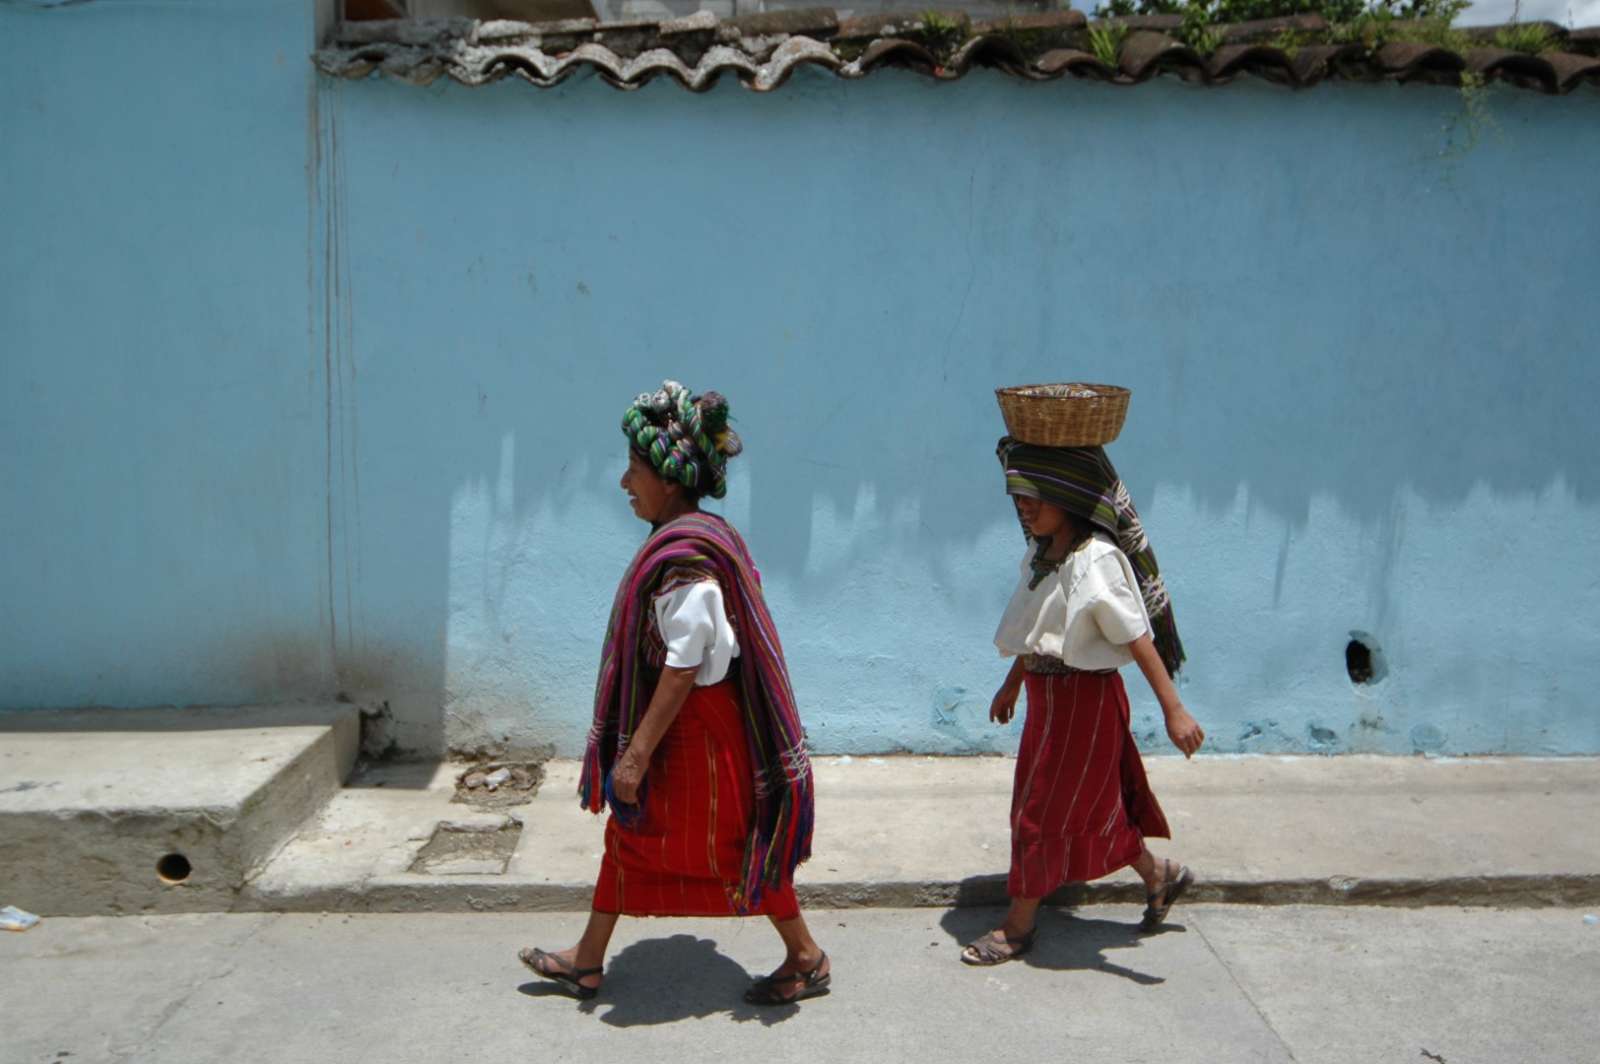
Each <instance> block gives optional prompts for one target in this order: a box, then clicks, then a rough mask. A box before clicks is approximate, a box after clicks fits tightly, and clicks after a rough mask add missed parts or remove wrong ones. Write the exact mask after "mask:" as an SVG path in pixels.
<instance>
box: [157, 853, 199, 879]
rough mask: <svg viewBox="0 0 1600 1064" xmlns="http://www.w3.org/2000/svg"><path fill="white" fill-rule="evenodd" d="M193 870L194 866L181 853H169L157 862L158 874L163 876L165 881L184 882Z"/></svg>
mask: <svg viewBox="0 0 1600 1064" xmlns="http://www.w3.org/2000/svg"><path fill="white" fill-rule="evenodd" d="M193 871H194V866H193V865H191V864H189V859H188V858H187V857H185V856H184V855H183V854H181V853H169V854H167V855H166V856H165V857H163V858H162V859H161V860H159V861H157V862H156V875H158V876H160V877H161V882H163V883H182V882H183V881H184V880H186V879H188V878H189V873H190V872H193Z"/></svg>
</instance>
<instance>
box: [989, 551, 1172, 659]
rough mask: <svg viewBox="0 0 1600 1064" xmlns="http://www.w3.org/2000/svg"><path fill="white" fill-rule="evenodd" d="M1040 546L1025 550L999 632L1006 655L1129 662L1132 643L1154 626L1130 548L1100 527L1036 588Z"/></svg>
mask: <svg viewBox="0 0 1600 1064" xmlns="http://www.w3.org/2000/svg"><path fill="white" fill-rule="evenodd" d="M1037 549H1038V547H1037V545H1036V544H1030V546H1029V547H1028V552H1027V553H1026V554H1025V555H1024V556H1023V559H1022V579H1021V580H1019V581H1018V582H1017V590H1016V592H1015V593H1013V594H1012V596H1011V603H1010V605H1008V606H1007V607H1006V612H1005V615H1004V616H1003V617H1001V618H1000V628H999V630H998V631H996V632H995V634H994V645H995V646H996V647H998V648H999V650H1000V655H1001V656H1002V657H1008V658H1009V657H1015V656H1017V655H1019V654H1046V655H1048V656H1050V657H1053V658H1060V659H1061V660H1062V661H1064V662H1066V663H1067V664H1068V665H1071V666H1072V667H1073V668H1075V669H1096V670H1098V669H1118V668H1121V667H1122V666H1124V665H1126V664H1128V663H1129V662H1131V661H1132V660H1133V653H1132V651H1130V650H1129V649H1128V644H1129V643H1132V642H1133V641H1134V640H1135V639H1138V638H1139V637H1140V636H1142V635H1146V634H1148V633H1149V632H1150V617H1149V615H1148V614H1146V613H1145V608H1144V598H1143V596H1141V595H1140V594H1139V583H1138V581H1137V579H1135V577H1134V575H1133V565H1132V563H1130V562H1129V561H1128V557H1127V555H1125V554H1123V553H1122V551H1120V550H1119V549H1117V545H1116V544H1115V543H1113V542H1112V541H1111V538H1110V537H1109V536H1107V535H1106V534H1105V533H1103V532H1096V533H1095V534H1094V535H1093V536H1091V537H1090V538H1089V541H1088V542H1087V543H1085V544H1084V545H1083V546H1081V547H1079V548H1078V549H1077V550H1075V551H1073V552H1072V553H1071V554H1069V555H1067V556H1066V557H1065V558H1064V559H1062V561H1061V567H1060V568H1059V569H1057V570H1055V571H1054V572H1052V573H1049V574H1047V575H1046V576H1045V578H1044V579H1043V580H1041V581H1040V582H1039V586H1038V587H1036V588H1031V589H1030V588H1029V587H1028V581H1029V580H1031V579H1032V578H1033V569H1032V567H1031V565H1030V563H1031V562H1032V561H1033V555H1034V551H1035V550H1037Z"/></svg>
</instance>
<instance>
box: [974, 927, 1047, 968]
mask: <svg viewBox="0 0 1600 1064" xmlns="http://www.w3.org/2000/svg"><path fill="white" fill-rule="evenodd" d="M1038 933H1039V929H1038V927H1034V928H1033V929H1032V930H1030V931H1029V932H1028V933H1027V934H1026V935H1019V936H1018V937H1016V938H1008V939H1006V940H1005V941H1004V942H1002V941H1000V940H999V939H998V938H996V937H995V935H996V934H997V932H994V931H990V932H989V933H988V934H987V935H984V936H983V937H982V938H978V939H973V940H972V941H971V942H968V943H967V945H966V948H965V949H963V950H962V951H961V963H962V964H971V965H975V966H977V967H980V968H987V967H989V966H990V965H994V964H1004V963H1005V962H1006V961H1014V960H1017V959H1018V958H1019V957H1022V956H1024V955H1025V954H1026V953H1027V952H1028V951H1029V950H1031V949H1032V948H1033V938H1034V936H1035V935H1037V934H1038Z"/></svg>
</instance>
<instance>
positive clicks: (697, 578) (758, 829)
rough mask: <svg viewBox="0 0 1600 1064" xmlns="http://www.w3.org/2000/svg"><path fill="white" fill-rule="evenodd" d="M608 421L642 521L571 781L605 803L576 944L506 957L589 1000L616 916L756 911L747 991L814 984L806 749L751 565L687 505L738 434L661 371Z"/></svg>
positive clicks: (786, 992)
mask: <svg viewBox="0 0 1600 1064" xmlns="http://www.w3.org/2000/svg"><path fill="white" fill-rule="evenodd" d="M622 431H623V433H624V435H626V436H627V438H628V469H627V472H625V473H624V474H623V476H622V490H623V491H624V492H626V493H627V495H628V499H629V503H630V504H631V506H632V508H633V512H634V514H635V515H636V516H637V517H639V518H640V519H642V520H644V521H646V522H648V523H649V524H650V526H651V532H650V535H649V536H648V537H647V538H646V539H645V542H644V545H643V546H642V547H640V548H639V551H638V553H637V554H636V555H635V556H634V559H633V562H632V563H631V564H630V565H629V566H628V570H627V572H626V573H625V574H624V575H623V577H622V582H621V583H620V584H619V585H618V587H617V592H616V597H615V598H614V600H613V602H612V606H611V620H610V622H609V625H608V628H607V632H606V640H605V645H604V648H603V649H602V651H601V656H600V677H599V681H598V683H597V685H596V689H595V707H594V723H593V725H592V727H591V728H590V731H589V743H588V751H587V753H586V754H585V756H584V761H583V775H582V779H581V781H580V783H579V788H578V791H579V796H580V798H581V799H582V802H583V805H584V806H585V807H586V808H588V809H589V810H590V811H592V812H595V813H599V812H601V811H602V810H604V809H605V807H606V805H607V804H608V803H609V805H610V806H611V817H610V818H609V820H607V822H606V831H605V855H604V857H603V859H602V860H601V864H600V876H599V880H598V881H597V883H596V884H595V891H594V902H593V908H592V911H591V912H590V914H589V923H588V926H587V927H586V928H585V930H584V932H583V936H582V938H580V939H579V940H578V944H577V945H576V946H574V947H572V948H571V949H566V950H562V951H560V952H559V953H548V952H546V951H544V950H541V949H525V950H523V951H522V952H521V953H520V954H519V956H520V957H521V958H522V961H523V963H524V964H526V965H527V966H528V967H529V968H532V969H533V970H534V971H535V972H536V973H538V974H539V975H541V976H543V977H545V978H546V979H553V980H555V981H557V982H559V983H562V984H563V985H565V986H566V987H567V988H568V989H569V990H571V991H572V992H573V993H575V994H576V995H577V996H578V997H580V998H592V997H594V996H595V994H596V993H598V992H599V988H600V983H601V978H602V969H603V966H604V962H605V955H606V947H607V945H608V944H609V942H610V940H611V933H612V931H614V930H615V929H616V925H617V918H618V917H619V916H621V915H622V914H624V913H625V914H628V915H630V916H727V915H740V916H756V915H759V916H766V917H767V918H768V919H770V920H771V921H772V923H773V926H774V927H776V928H777V931H778V934H779V936H780V937H781V938H782V939H783V943H784V947H785V952H786V956H785V959H784V962H783V964H782V965H781V966H780V967H779V968H778V969H777V970H776V971H774V972H773V973H772V974H771V975H768V976H765V977H764V978H762V979H759V980H757V981H756V982H755V984H754V985H753V986H752V987H751V988H750V989H749V990H748V991H746V993H745V1000H746V1001H748V1002H751V1003H752V1004H760V1005H776V1004H784V1003H788V1002H793V1001H799V1000H801V999H803V998H808V997H813V996H815V995H817V994H821V993H824V992H826V990H827V988H828V984H829V981H830V979H831V976H830V974H829V963H828V958H827V956H826V955H825V954H824V953H823V952H822V950H821V948H820V947H819V946H818V945H817V943H816V941H815V940H814V939H813V938H812V937H811V933H810V931H809V930H808V929H807V928H806V922H805V919H804V918H803V917H802V916H801V915H800V905H799V902H798V901H797V900H796V898H795V891H794V870H795V867H796V866H797V865H798V864H799V863H800V862H801V861H804V860H805V859H806V858H807V857H808V856H810V853H811V827H812V815H813V814H812V808H813V806H812V776H811V762H810V758H809V756H808V754H807V752H806V746H805V739H804V735H803V733H802V731H801V727H800V718H799V715H798V713H797V711H796V709H795V702H794V692H793V691H792V690H791V689H790V685H789V673H788V668H787V666H786V665H785V664H784V659H783V650H782V647H781V646H780V645H779V643H778V634H777V632H776V630H775V629H774V628H773V624H772V617H771V616H770V615H769V614H768V612H767V606H766V602H765V600H764V598H763V597H762V593H761V583H760V578H759V576H758V575H757V573H756V569H755V564H754V562H753V561H752V560H751V558H750V553H749V551H748V550H747V549H746V548H745V545H744V540H742V539H741V538H740V536H739V533H738V532H736V531H735V530H734V528H733V526H732V525H730V524H728V522H727V521H725V520H723V519H722V518H721V517H718V516H716V515H714V514H710V513H704V512H702V511H701V510H700V499H701V497H702V496H705V495H709V496H711V497H712V498H714V499H720V498H722V496H723V495H724V494H725V492H726V490H727V465H728V459H729V458H732V457H733V456H734V455H737V454H738V453H739V452H740V450H741V449H742V446H741V444H740V442H739V437H738V436H737V435H736V434H735V433H734V432H733V431H732V430H731V429H730V428H729V427H728V403H727V400H725V399H724V398H723V397H722V396H720V395H718V394H717V393H716V392H707V393H705V394H704V395H701V396H692V395H690V394H689V391H688V389H686V388H684V387H683V386H682V385H681V384H678V383H677V382H676V381H667V382H666V383H665V384H663V385H662V387H661V390H660V391H657V392H654V393H646V394H644V395H641V396H639V397H638V398H637V399H636V400H634V402H633V405H632V406H630V407H629V408H628V410H627V412H626V413H625V414H624V415H623V419H622Z"/></svg>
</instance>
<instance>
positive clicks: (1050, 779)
mask: <svg viewBox="0 0 1600 1064" xmlns="http://www.w3.org/2000/svg"><path fill="white" fill-rule="evenodd" d="M1027 690H1028V716H1027V722H1026V723H1025V724H1024V725H1023V728H1022V747H1021V749H1020V750H1019V751H1018V753H1017V776H1016V782H1015V783H1014V784H1013V786H1012V791H1011V876H1010V879H1009V881H1008V882H1007V888H1006V889H1007V892H1008V893H1009V894H1010V895H1011V896H1012V897H1013V898H1042V897H1044V896H1045V895H1047V894H1049V893H1050V892H1051V891H1053V890H1055V889H1056V888H1057V887H1059V886H1061V885H1062V884H1064V883H1081V882H1084V881H1087V880H1090V879H1099V878H1100V877H1101V876H1104V875H1109V874H1111V873H1112V872H1115V871H1116V870H1117V869H1119V868H1123V867H1126V866H1127V865H1130V864H1132V863H1133V861H1134V860H1135V859H1136V858H1137V857H1138V856H1139V853H1140V852H1141V850H1142V849H1143V848H1144V840H1145V838H1146V837H1147V836H1149V837H1154V838H1169V837H1170V832H1169V830H1168V828H1167V820H1166V817H1165V816H1163V815H1162V813H1161V806H1160V805H1159V804H1158V803H1157V802H1156V798H1155V795H1154V794H1152V793H1151V791H1150V783H1149V780H1148V779H1147V778H1146V777H1145V774H1144V762H1143V761H1142V760H1141V759H1140V757H1139V748H1138V747H1137V746H1135V745H1134V741H1133V734H1132V733H1131V732H1130V731H1129V724H1128V721H1129V716H1128V692H1127V690H1126V689H1125V688H1124V687H1123V686H1122V677H1121V676H1120V675H1118V674H1117V673H1115V672H1110V673H1092V672H1073V673H1067V674H1065V675H1042V674H1038V673H1031V672H1030V673H1028V675H1027Z"/></svg>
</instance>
